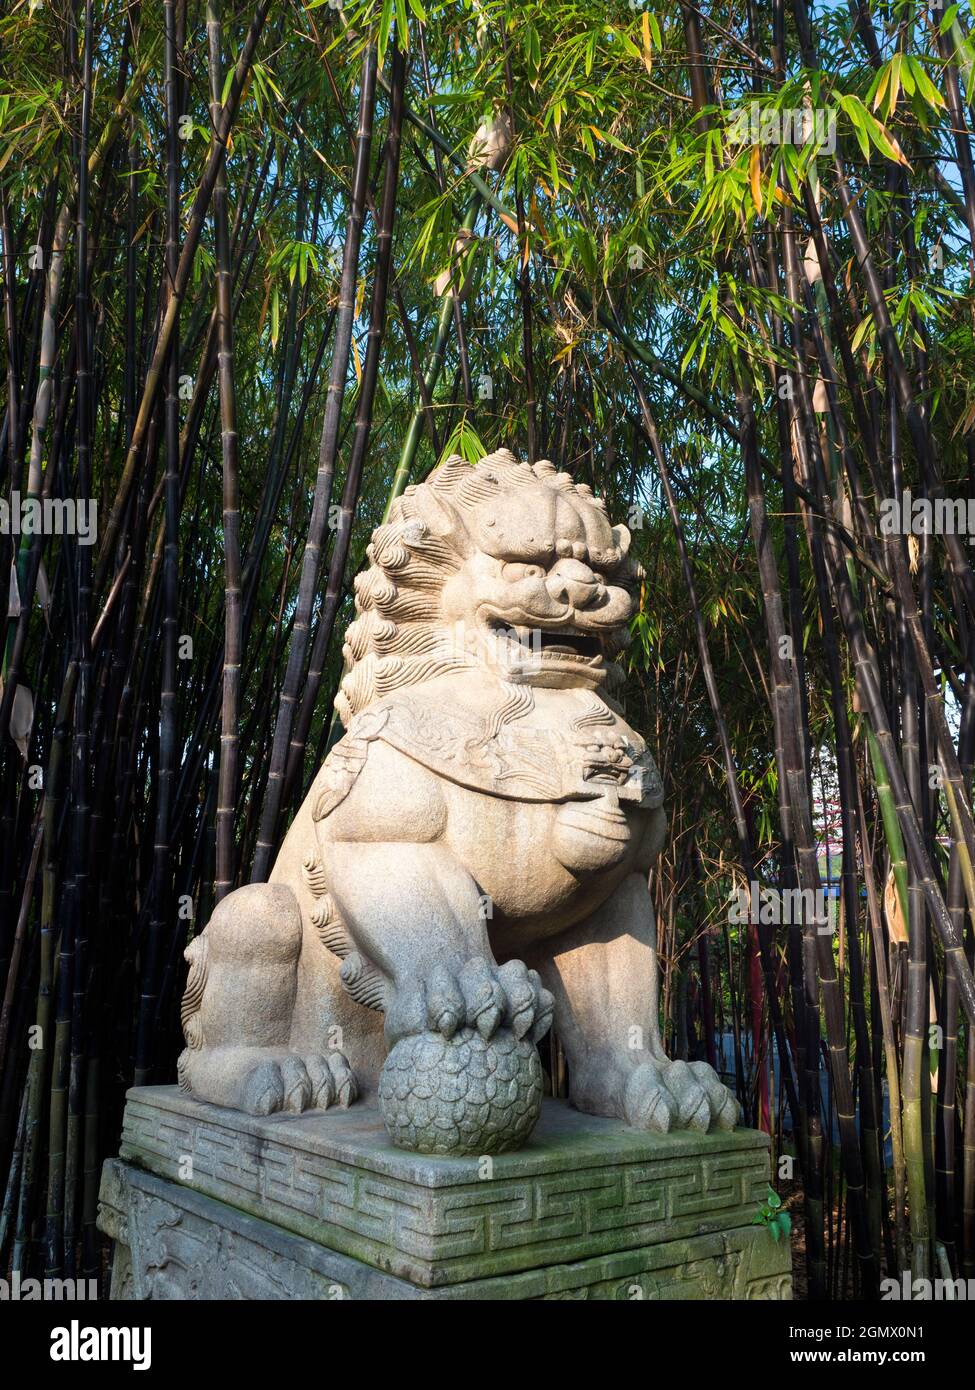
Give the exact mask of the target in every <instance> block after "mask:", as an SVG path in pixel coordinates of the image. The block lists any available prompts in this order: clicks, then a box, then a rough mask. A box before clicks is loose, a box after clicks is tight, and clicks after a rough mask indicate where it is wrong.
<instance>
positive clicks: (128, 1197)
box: [99, 1160, 792, 1302]
mask: <svg viewBox="0 0 975 1390" xmlns="http://www.w3.org/2000/svg"><path fill="white" fill-rule="evenodd" d="M109 1168H110V1169H111V1171H110V1172H109V1171H106V1175H105V1180H103V1183H102V1193H101V1198H102V1200H101V1203H100V1210H99V1226H100V1228H101V1229H102V1230H103V1231H105V1232H106V1233H107V1234H110V1235H111V1236H113V1238H114V1239H115V1241H116V1245H115V1256H114V1266H113V1279H112V1298H113V1299H116V1300H118V1299H129V1300H131V1299H153V1300H156V1299H181V1300H182V1299H187V1298H190V1299H207V1298H219V1299H227V1298H230V1299H275V1298H299V1299H312V1300H315V1301H329V1302H334V1301H344V1300H347V1299H357V1298H369V1299H371V1298H376V1297H380V1298H393V1299H402V1298H409V1299H415V1298H421V1299H430V1298H434V1299H438V1298H444V1297H446V1298H450V1299H456V1298H460V1299H479V1298H488V1299H492V1300H494V1299H498V1298H500V1299H514V1300H520V1299H530V1300H539V1299H542V1300H590V1299H592V1300H615V1301H627V1302H630V1301H634V1300H638V1299H639V1300H643V1299H645V1300H661V1299H665V1300H674V1299H680V1300H685V1299H693V1300H699V1301H703V1300H714V1299H738V1300H742V1299H744V1300H753V1299H789V1298H791V1296H792V1285H791V1275H790V1274H789V1272H788V1271H789V1265H790V1258H791V1256H790V1251H789V1247H788V1245H778V1246H776V1245H773V1244H772V1243H771V1241H770V1240H769V1237H768V1234H767V1232H765V1231H764V1230H759V1229H756V1228H755V1227H754V1226H750V1227H745V1228H738V1229H734V1230H726V1231H722V1232H718V1233H712V1234H710V1235H703V1234H702V1235H697V1236H694V1237H692V1238H690V1239H681V1240H679V1241H678V1242H676V1243H674V1244H670V1243H668V1244H664V1245H660V1246H657V1247H649V1248H644V1249H632V1250H628V1251H617V1252H615V1253H612V1254H605V1255H601V1256H598V1257H596V1258H591V1259H588V1260H583V1261H582V1262H577V1263H568V1264H566V1263H553V1264H551V1265H547V1266H545V1267H542V1268H534V1269H528V1270H524V1271H522V1272H517V1271H515V1272H512V1273H511V1274H509V1275H506V1276H504V1277H502V1278H498V1277H494V1278H488V1279H487V1280H483V1281H480V1280H477V1279H476V1278H475V1279H474V1280H473V1281H465V1282H463V1283H459V1284H454V1285H453V1286H452V1287H444V1288H440V1289H429V1288H419V1287H416V1286H415V1285H410V1284H408V1283H406V1282H405V1281H403V1280H402V1279H397V1278H394V1277H390V1276H389V1275H387V1274H382V1273H380V1272H379V1271H377V1270H374V1269H370V1268H369V1267H368V1266H367V1265H364V1264H362V1263H361V1262H360V1261H358V1260H353V1259H349V1258H347V1257H345V1256H342V1255H338V1254H335V1253H330V1252H328V1251H327V1250H326V1249H325V1248H323V1247H322V1246H320V1245H318V1244H316V1243H314V1242H312V1241H310V1240H308V1239H306V1238H304V1237H302V1236H298V1235H292V1234H287V1233H285V1232H283V1231H281V1230H280V1228H279V1229H278V1230H277V1232H275V1228H273V1227H271V1226H269V1225H268V1224H267V1223H266V1222H264V1221H262V1220H260V1219H255V1218H254V1217H250V1216H247V1215H245V1214H243V1213H241V1212H237V1211H235V1210H234V1209H233V1208H228V1207H227V1206H225V1205H223V1204H222V1203H219V1202H216V1201H212V1200H211V1199H210V1198H207V1197H201V1196H200V1195H199V1194H198V1193H192V1192H190V1191H189V1190H188V1189H187V1188H185V1187H181V1186H179V1185H178V1184H176V1183H172V1182H168V1181H166V1180H164V1179H160V1178H157V1177H153V1176H152V1175H150V1174H146V1173H144V1172H142V1171H140V1170H138V1169H131V1168H129V1167H128V1166H127V1165H125V1164H122V1163H119V1162H118V1161H117V1160H110V1161H109V1164H108V1165H106V1170H108V1169H109ZM272 1247H275V1248H272ZM552 1253H553V1255H554V1254H555V1253H556V1252H555V1251H553V1252H552ZM323 1261H324V1266H323Z"/></svg>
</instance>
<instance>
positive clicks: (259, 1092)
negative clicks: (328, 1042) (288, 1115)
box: [240, 1051, 358, 1115]
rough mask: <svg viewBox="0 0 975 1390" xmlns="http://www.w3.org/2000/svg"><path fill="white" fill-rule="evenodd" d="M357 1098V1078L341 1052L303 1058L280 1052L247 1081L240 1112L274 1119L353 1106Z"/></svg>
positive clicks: (256, 1068)
mask: <svg viewBox="0 0 975 1390" xmlns="http://www.w3.org/2000/svg"><path fill="white" fill-rule="evenodd" d="M357 1094H358V1089H357V1087H356V1081H355V1077H354V1075H353V1073H352V1069H351V1067H350V1066H349V1064H348V1062H347V1061H346V1060H345V1058H344V1057H343V1055H342V1053H341V1052H336V1051H333V1052H329V1053H328V1054H327V1055H325V1056H315V1055H312V1056H308V1057H301V1056H299V1055H298V1054H297V1053H296V1052H281V1053H280V1054H278V1055H273V1056H270V1057H263V1058H261V1060H260V1061H258V1062H257V1063H256V1064H255V1065H254V1066H252V1068H251V1070H250V1072H249V1073H248V1074H247V1075H246V1076H245V1077H244V1080H243V1082H242V1083H241V1088H240V1108H241V1109H242V1110H244V1111H246V1112H247V1114H248V1115H273V1114H275V1113H276V1112H277V1111H279V1110H290V1111H292V1112H294V1113H295V1114H301V1113H302V1112H303V1111H305V1110H327V1109H328V1108H329V1106H331V1105H334V1104H338V1105H340V1106H342V1107H343V1109H344V1108H345V1107H346V1106H348V1105H351V1104H352V1102H353V1101H354V1100H355V1098H356V1096H357Z"/></svg>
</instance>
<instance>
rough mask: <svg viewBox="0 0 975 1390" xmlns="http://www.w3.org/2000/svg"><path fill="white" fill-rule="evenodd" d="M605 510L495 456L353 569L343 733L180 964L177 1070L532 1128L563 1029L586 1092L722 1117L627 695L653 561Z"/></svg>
mask: <svg viewBox="0 0 975 1390" xmlns="http://www.w3.org/2000/svg"><path fill="white" fill-rule="evenodd" d="M629 543H630V536H629V533H628V531H627V530H626V528H625V527H624V526H612V525H611V524H610V522H609V520H608V519H607V517H606V512H605V506H604V503H603V502H602V501H601V500H600V499H599V498H597V497H594V496H593V494H592V492H591V490H590V489H589V488H588V487H586V486H585V485H584V484H582V483H575V482H573V480H572V478H571V477H570V476H569V475H568V474H566V473H559V472H557V471H556V469H555V467H554V465H553V464H551V463H549V462H547V461H541V462H538V463H535V464H533V465H530V464H528V463H523V462H521V463H520V462H518V461H517V460H516V459H515V457H514V456H513V455H512V454H510V453H509V452H507V451H506V450H502V451H500V452H498V453H495V454H491V455H489V456H488V457H486V458H483V459H481V461H480V462H479V463H478V464H476V465H475V466H473V467H472V466H471V465H469V464H467V463H465V462H464V461H463V460H461V459H459V458H451V459H449V460H448V461H447V462H446V463H444V464H443V465H441V467H439V468H438V469H437V470H436V471H435V472H434V473H432V474H431V476H430V478H429V480H428V481H427V482H425V483H422V484H420V485H419V486H415V487H408V488H407V489H406V491H405V493H404V495H403V496H402V497H401V498H400V499H399V500H398V501H397V502H396V503H395V504H394V506H393V508H392V510H391V513H390V517H389V520H388V522H387V523H386V524H384V525H382V526H380V527H378V529H377V530H376V531H375V533H374V535H373V537H372V542H371V544H370V546H369V549H368V552H367V554H368V558H369V561H370V567H369V568H368V569H367V570H366V571H365V572H363V573H362V574H360V575H359V576H358V577H357V579H356V581H355V595H356V600H355V601H356V613H357V616H356V619H355V621H354V622H353V623H352V624H351V626H350V627H349V629H348V632H347V635H346V641H345V646H344V648H343V652H344V656H345V674H344V677H343V680H342V684H341V689H340V692H339V694H338V696H337V699H336V706H337V709H338V712H339V715H340V717H341V719H342V723H343V724H344V726H345V731H346V732H345V735H344V737H343V738H342V739H341V740H340V741H339V742H338V743H336V744H335V746H334V747H333V748H332V750H331V752H330V753H329V755H328V757H327V758H326V760H325V763H324V765H323V766H322V768H321V770H320V771H319V773H318V775H317V777H316V779H315V781H314V783H313V785H312V788H311V790H310V792H309V794H308V797H307V799H306V800H305V802H304V804H303V806H302V807H301V810H300V811H299V813H298V815H297V816H296V818H295V820H294V822H293V824H292V826H291V828H290V831H289V833H288V835H287V838H286V840H285V842H284V845H283V846H282V849H281V852H280V854H279V856H278V859H277V861H276V864H275V867H274V870H273V873H272V875H271V879H270V882H269V883H267V884H252V885H250V886H248V887H245V888H241V889H238V890H237V891H236V892H234V893H231V894H229V895H228V896H227V897H226V898H224V899H223V901H222V902H221V903H220V904H219V906H218V907H217V908H216V910H215V912H214V913H213V916H212V918H211V920H210V922H209V924H208V925H207V927H206V930H205V931H204V932H203V933H202V934H201V935H200V936H198V937H197V938H196V939H195V940H194V941H193V943H192V944H191V945H190V946H189V948H188V949H187V951H186V958H187V960H188V961H189V963H190V973H189V978H188V981H187V986H186V993H185V997H184V1000H183V1011H182V1017H183V1028H184V1033H185V1037H186V1050H185V1051H184V1052H183V1054H182V1056H181V1057H180V1061H179V1079H180V1084H181V1086H182V1087H183V1088H184V1089H186V1090H188V1091H190V1092H191V1093H192V1094H193V1095H194V1096H197V1097H199V1098H200V1099H201V1100H205V1101H210V1102H213V1103H215V1104H217V1105H223V1106H232V1107H235V1108H238V1109H241V1110H244V1111H247V1112H250V1113H252V1114H262V1115H263V1114H268V1113H270V1112H272V1111H278V1110H286V1111H304V1110H306V1109H309V1108H316V1109H325V1108H327V1107H329V1106H331V1105H333V1104H339V1105H348V1104H350V1103H351V1102H352V1101H353V1100H355V1099H356V1097H357V1096H358V1095H362V1094H370V1093H372V1094H373V1095H378V1102H379V1106H380V1109H381V1111H382V1115H383V1119H384V1121H385V1123H386V1127H387V1129H388V1130H389V1133H390V1136H391V1138H392V1139H393V1142H394V1143H396V1144H399V1145H400V1146H402V1147H404V1148H408V1149H414V1150H418V1151H421V1152H432V1153H493V1152H499V1151H501V1150H503V1149H506V1148H513V1147H516V1146H517V1145H518V1144H520V1143H522V1142H523V1141H524V1140H525V1139H526V1138H527V1136H528V1134H529V1133H530V1131H531V1128H532V1126H533V1125H534V1123H535V1120H536V1118H537V1115H538V1111H539V1107H540V1104H541V1095H542V1073H541V1066H540V1062H539V1058H538V1052H537V1049H536V1047H535V1045H534V1044H535V1043H536V1042H537V1041H538V1039H540V1038H541V1037H542V1036H543V1035H544V1034H545V1032H546V1031H547V1029H548V1028H549V1025H550V1023H551V1022H552V1020H553V1018H554V1022H555V1026H556V1029H557V1031H558V1036H559V1038H560V1039H561V1042H562V1044H563V1046H564V1049H565V1053H566V1056H567V1060H568V1067H569V1088H570V1100H571V1103H572V1104H573V1105H574V1106H576V1107H577V1108H578V1109H580V1110H583V1111H588V1112H590V1113H592V1114H596V1115H607V1116H614V1117H617V1118H619V1119H622V1120H625V1121H626V1122H627V1123H628V1124H629V1125H631V1126H636V1127H639V1128H642V1129H650V1130H659V1131H665V1130H668V1129H674V1128H694V1129H699V1130H707V1129H708V1128H710V1127H713V1126H718V1127H724V1128H731V1127H733V1125H734V1124H735V1121H736V1118H737V1104H736V1101H735V1100H734V1098H733V1096H732V1095H731V1094H730V1092H729V1091H727V1090H726V1089H725V1087H724V1086H723V1085H722V1084H721V1083H720V1082H719V1080H718V1078H717V1076H716V1075H715V1073H714V1072H713V1071H712V1070H711V1069H710V1067H708V1066H707V1065H706V1064H704V1063H703V1062H692V1063H689V1064H688V1063H683V1062H677V1061H670V1060H669V1059H668V1058H667V1057H666V1055H665V1053H664V1050H663V1047H662V1045H661V1039H660V1033H659V1025H658V1017H657V997H658V996H657V989H658V985H657V957H656V936H655V924H654V915H653V909H652V905H651V900H650V895H649V892H648V889H647V875H648V872H649V869H650V866H651V864H652V863H653V861H654V859H655V857H656V856H657V854H658V852H659V850H660V848H661V845H662V843H663V840H664V836H665V829H666V818H665V814H664V811H663V809H662V806H661V803H662V800H663V790H662V787H661V782H660V777H659V774H658V772H657V769H656V767H655V765H654V762H653V759H652V758H651V756H650V754H649V753H648V751H647V749H646V746H645V744H644V742H643V740H642V739H641V738H640V736H639V735H638V734H636V733H635V732H634V731H633V730H632V729H631V728H629V726H628V725H627V724H626V722H625V720H624V719H623V716H622V713H621V711H620V708H619V706H618V705H617V704H616V703H615V701H614V700H613V698H612V696H611V695H610V693H609V692H610V688H611V687H612V686H613V684H614V683H615V682H618V680H619V679H620V675H621V673H620V670H619V668H618V666H617V665H616V663H615V662H614V659H613V658H614V655H618V653H619V651H620V650H621V648H622V646H623V644H624V643H625V641H626V638H627V632H628V623H629V620H630V618H631V616H632V613H633V609H634V590H635V589H636V587H637V586H638V584H639V581H640V578H641V571H640V569H639V567H638V566H637V565H636V564H635V563H634V562H633V561H632V560H631V559H630V558H629V556H628V548H629Z"/></svg>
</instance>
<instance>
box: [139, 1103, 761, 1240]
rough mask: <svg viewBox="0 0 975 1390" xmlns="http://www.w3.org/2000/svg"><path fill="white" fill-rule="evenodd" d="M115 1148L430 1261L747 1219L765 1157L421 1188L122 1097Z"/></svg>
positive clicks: (648, 1236)
mask: <svg viewBox="0 0 975 1390" xmlns="http://www.w3.org/2000/svg"><path fill="white" fill-rule="evenodd" d="M122 1152H123V1156H126V1157H127V1156H130V1155H137V1156H142V1157H143V1158H144V1161H145V1162H147V1163H148V1164H149V1166H152V1167H154V1168H155V1169H156V1171H160V1172H163V1173H164V1175H165V1176H167V1177H173V1178H175V1177H177V1176H178V1164H179V1161H180V1159H181V1157H183V1156H184V1155H192V1159H193V1182H192V1184H191V1185H192V1186H193V1187H195V1188H196V1189H197V1190H199V1191H209V1192H211V1193H212V1194H213V1195H216V1196H220V1197H221V1198H222V1199H223V1200H225V1201H231V1202H237V1203H238V1204H240V1205H242V1206H244V1207H249V1208H250V1209H252V1210H253V1209H254V1208H255V1203H259V1204H260V1210H261V1214H262V1215H265V1216H267V1217H268V1218H269V1219H273V1220H276V1221H279V1222H281V1223H282V1224H284V1225H288V1226H291V1227H292V1228H295V1227H296V1226H297V1228H298V1229H301V1230H303V1231H306V1232H307V1229H308V1225H309V1222H314V1223H320V1224H321V1226H322V1227H323V1234H324V1233H327V1232H329V1231H330V1232H331V1233H332V1234H331V1239H332V1240H334V1239H335V1233H336V1232H340V1231H345V1232H349V1233H351V1234H354V1235H355V1236H356V1237H359V1238H366V1239H367V1240H372V1241H375V1242H377V1243H381V1244H383V1245H386V1246H392V1247H393V1248H395V1249H397V1250H399V1251H401V1252H403V1253H404V1254H406V1255H409V1256H412V1257H414V1258H416V1259H419V1260H421V1261H433V1260H436V1261H438V1262H441V1261H450V1260H462V1259H466V1258H470V1257H473V1256H477V1255H481V1254H486V1253H490V1252H498V1253H501V1252H516V1251H519V1250H522V1249H523V1248H525V1249H527V1248H531V1249H543V1250H544V1249H546V1248H551V1247H552V1246H554V1245H555V1243H561V1244H562V1245H563V1247H565V1245H566V1242H568V1243H569V1246H571V1245H572V1243H573V1242H574V1241H583V1240H584V1241H586V1242H587V1244H589V1245H590V1246H591V1243H592V1241H593V1239H594V1238H595V1239H597V1240H599V1241H600V1243H601V1246H602V1248H604V1249H606V1250H611V1249H614V1248H615V1249H620V1248H624V1247H627V1246H632V1245H635V1244H642V1243H648V1244H649V1243H653V1242H654V1241H656V1240H660V1239H674V1238H677V1237H679V1236H681V1235H684V1234H692V1233H694V1232H700V1231H716V1230H720V1229H722V1228H727V1227H730V1226H735V1225H743V1224H747V1223H748V1222H749V1221H750V1219H751V1216H752V1214H753V1213H754V1211H755V1208H756V1205H757V1203H758V1202H759V1201H760V1199H761V1197H762V1195H763V1193H764V1191H765V1184H766V1181H767V1178H766V1174H767V1164H768V1158H767V1154H766V1151H765V1150H764V1149H737V1150H731V1151H728V1152H723V1153H716V1154H711V1155H709V1154H704V1155H691V1156H682V1157H671V1158H667V1159H654V1160H648V1161H644V1162H626V1163H620V1164H618V1165H607V1166H605V1167H597V1168H582V1169H578V1170H574V1171H572V1170H570V1171H563V1172H556V1173H546V1174H541V1175H536V1176H532V1177H515V1178H506V1177H497V1178H494V1179H491V1180H487V1181H482V1182H476V1181H475V1182H471V1183H466V1184H463V1185H459V1186H456V1187H440V1188H423V1187H419V1186H416V1185H414V1184H411V1183H409V1182H406V1181H403V1180H401V1179H397V1178H394V1177H391V1176H386V1175H382V1174H378V1173H371V1172H368V1171H364V1170H363V1169H361V1168H357V1167H354V1166H352V1165H351V1164H347V1163H343V1162H341V1161H339V1160H336V1159H333V1158H327V1157H325V1156H323V1155H320V1154H315V1153H311V1152H308V1151H306V1150H298V1149H295V1148H292V1147H290V1146H285V1145H284V1144H281V1145H276V1144H275V1143H274V1141H273V1140H270V1139H267V1138H265V1139H259V1138H257V1137H256V1136H253V1135H247V1134H242V1133H240V1131H234V1130H231V1129H230V1128H224V1127H222V1126H220V1125H218V1124H214V1123H213V1122H211V1121H209V1120H207V1121H203V1120H195V1119H190V1118H188V1117H181V1116H178V1115H176V1114H173V1113H171V1112H167V1111H164V1110H159V1109H154V1108H152V1107H147V1106H143V1105H141V1104H139V1103H136V1102H131V1101H130V1103H129V1105H128V1107H127V1109H126V1117H125V1128H124V1133H123V1149H122ZM248 1198H249V1199H250V1200H246V1199H248ZM298 1218H304V1219H303V1220H299V1219H298ZM563 1258H564V1256H563Z"/></svg>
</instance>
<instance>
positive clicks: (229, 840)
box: [207, 0, 243, 902]
mask: <svg viewBox="0 0 975 1390" xmlns="http://www.w3.org/2000/svg"><path fill="white" fill-rule="evenodd" d="M222 43H223V36H222V28H221V23H220V0H208V3H207V44H208V52H209V59H210V119H211V121H212V124H213V130H214V138H216V131H217V128H218V124H219V120H220V99H221V93H222V89H223V57H222ZM213 220H214V231H215V243H216V274H215V281H216V296H217V304H216V317H217V361H218V380H219V384H220V448H221V458H222V461H223V550H224V566H225V577H224V659H223V700H222V703H221V711H220V770H219V774H218V782H217V810H216V857H217V864H216V882H215V884H214V896H215V899H216V901H217V902H219V901H220V899H221V898H222V897H224V896H225V895H226V894H227V893H229V892H230V889H231V887H232V886H233V874H234V804H235V800H236V795H237V780H238V771H237V768H238V756H239V755H238V747H239V736H238V720H239V717H240V666H241V660H242V657H243V653H242V651H241V637H242V612H241V580H240V483H239V479H238V458H237V405H236V400H235V396H234V336H233V304H232V292H233V286H232V272H231V265H230V231H229V222H228V210H227V177H226V172H225V169H224V168H223V166H221V168H220V171H219V173H218V175H217V181H216V184H215V185H214V190H213Z"/></svg>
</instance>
